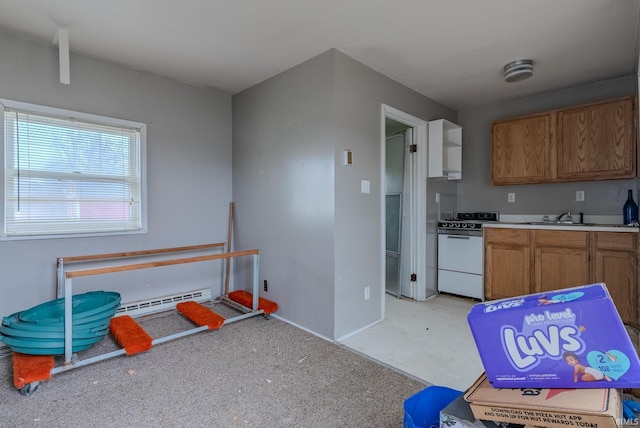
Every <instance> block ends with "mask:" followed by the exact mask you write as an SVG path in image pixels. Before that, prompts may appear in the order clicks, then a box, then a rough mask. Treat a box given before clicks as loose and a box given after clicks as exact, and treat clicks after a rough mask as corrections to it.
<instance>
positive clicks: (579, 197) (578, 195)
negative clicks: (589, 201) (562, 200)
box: [576, 190, 584, 202]
mask: <svg viewBox="0 0 640 428" xmlns="http://www.w3.org/2000/svg"><path fill="white" fill-rule="evenodd" d="M576 201H578V202H582V201H584V190H576Z"/></svg>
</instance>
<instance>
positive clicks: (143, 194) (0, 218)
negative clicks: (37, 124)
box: [0, 98, 147, 241]
mask: <svg viewBox="0 0 640 428" xmlns="http://www.w3.org/2000/svg"><path fill="white" fill-rule="evenodd" d="M0 107H1V108H2V120H0V163H1V164H2V177H1V178H0V203H1V204H2V206H1V209H0V225H1V228H0V241H9V240H30V239H52V238H83V237H90V236H116V235H131V234H141V233H147V168H146V164H147V162H146V160H147V125H146V124H145V123H143V122H136V121H131V120H126V119H119V118H113V117H107V116H101V115H95V114H90V113H83V112H78V111H73V110H67V109H62V108H56V107H49V106H42V105H38V104H32V103H26V102H22V101H15V100H10V99H4V98H0ZM6 109H10V110H11V109H14V110H22V111H25V112H29V113H33V114H34V115H46V116H54V117H56V118H58V119H68V120H74V119H75V120H78V121H83V122H89V123H94V124H98V125H104V126H113V127H120V128H127V129H137V130H138V131H139V133H140V141H139V145H140V147H139V153H140V159H139V163H140V165H139V169H140V183H139V185H140V225H139V228H137V229H134V230H120V231H117V230H116V231H114V230H111V231H91V232H62V233H51V234H34V235H27V234H23V235H7V218H6V217H7V211H6V210H7V194H6V182H5V180H6V174H7V162H6V159H5V156H6V153H7V147H6V144H11V143H12V142H7V141H5V128H4V127H5V110H6Z"/></svg>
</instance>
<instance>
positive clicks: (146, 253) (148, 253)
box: [58, 242, 225, 263]
mask: <svg viewBox="0 0 640 428" xmlns="http://www.w3.org/2000/svg"><path fill="white" fill-rule="evenodd" d="M224 246H225V243H224V242H216V243H215V244H202V245H190V246H186V247H173V248H159V249H155V250H141V251H123V252H121V253H108V254H94V255H88V256H72V257H61V259H62V261H63V262H65V263H72V262H82V261H90V260H105V259H118V258H123V257H136V256H151V255H154V254H167V253H178V252H183V251H197V250H207V249H211V248H220V247H224ZM58 260H60V259H58Z"/></svg>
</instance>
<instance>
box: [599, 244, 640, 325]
mask: <svg viewBox="0 0 640 428" xmlns="http://www.w3.org/2000/svg"><path fill="white" fill-rule="evenodd" d="M595 239H596V243H595V260H594V265H595V266H594V275H595V278H594V279H595V281H594V282H604V283H605V284H607V288H608V289H609V293H610V294H611V298H612V299H613V301H614V302H615V304H616V308H617V309H618V313H620V317H621V318H622V320H623V321H624V322H626V323H629V324H640V321H638V295H637V284H638V256H637V248H638V245H637V240H638V237H637V234H635V233H615V232H596V237H595Z"/></svg>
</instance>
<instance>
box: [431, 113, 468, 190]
mask: <svg viewBox="0 0 640 428" xmlns="http://www.w3.org/2000/svg"><path fill="white" fill-rule="evenodd" d="M428 174H429V178H447V179H449V180H460V179H461V178H462V127H461V126H460V125H456V124H455V123H453V122H449V121H448V120H445V119H439V120H432V121H431V122H429V172H428Z"/></svg>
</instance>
